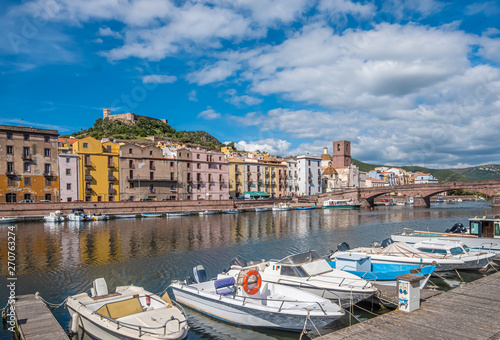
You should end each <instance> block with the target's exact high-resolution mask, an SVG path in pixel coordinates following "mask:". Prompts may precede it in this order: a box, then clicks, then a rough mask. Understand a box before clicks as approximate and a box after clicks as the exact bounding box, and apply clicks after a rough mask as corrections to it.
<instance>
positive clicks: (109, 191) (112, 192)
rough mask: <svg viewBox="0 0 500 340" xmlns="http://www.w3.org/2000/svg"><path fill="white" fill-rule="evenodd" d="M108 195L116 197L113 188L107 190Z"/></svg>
mask: <svg viewBox="0 0 500 340" xmlns="http://www.w3.org/2000/svg"><path fill="white" fill-rule="evenodd" d="M108 194H110V195H116V189H114V188H109V189H108Z"/></svg>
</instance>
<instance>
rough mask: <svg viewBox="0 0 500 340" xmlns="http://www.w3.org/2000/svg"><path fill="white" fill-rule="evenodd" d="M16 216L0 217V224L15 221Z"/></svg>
mask: <svg viewBox="0 0 500 340" xmlns="http://www.w3.org/2000/svg"><path fill="white" fill-rule="evenodd" d="M15 222H17V217H0V224H7V223H15Z"/></svg>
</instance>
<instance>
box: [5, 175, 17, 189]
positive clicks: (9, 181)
mask: <svg viewBox="0 0 500 340" xmlns="http://www.w3.org/2000/svg"><path fill="white" fill-rule="evenodd" d="M15 184H16V183H15V181H14V180H13V179H12V178H10V177H9V178H7V186H9V187H12V186H14V185H15Z"/></svg>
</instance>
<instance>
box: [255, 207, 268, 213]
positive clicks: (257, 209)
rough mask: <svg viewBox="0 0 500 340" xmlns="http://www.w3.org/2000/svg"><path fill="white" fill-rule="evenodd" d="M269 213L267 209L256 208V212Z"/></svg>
mask: <svg viewBox="0 0 500 340" xmlns="http://www.w3.org/2000/svg"><path fill="white" fill-rule="evenodd" d="M264 211H267V208H255V212H264Z"/></svg>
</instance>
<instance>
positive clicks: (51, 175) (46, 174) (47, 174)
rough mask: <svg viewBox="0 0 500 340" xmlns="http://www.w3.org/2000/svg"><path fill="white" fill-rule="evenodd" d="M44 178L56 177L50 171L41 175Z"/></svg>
mask: <svg viewBox="0 0 500 340" xmlns="http://www.w3.org/2000/svg"><path fill="white" fill-rule="evenodd" d="M43 176H44V177H56V175H55V174H54V173H53V172H52V171H45V172H44V173H43Z"/></svg>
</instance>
